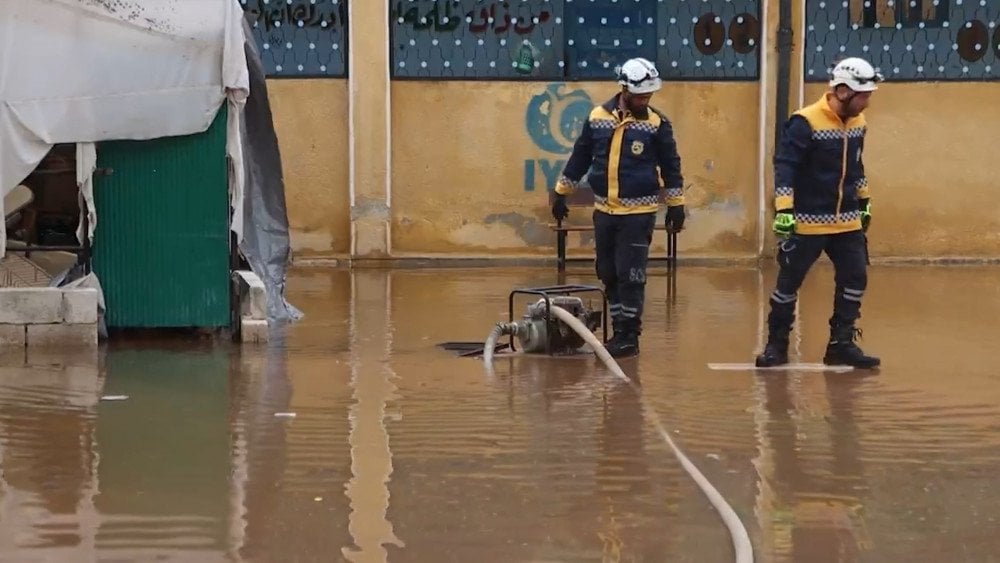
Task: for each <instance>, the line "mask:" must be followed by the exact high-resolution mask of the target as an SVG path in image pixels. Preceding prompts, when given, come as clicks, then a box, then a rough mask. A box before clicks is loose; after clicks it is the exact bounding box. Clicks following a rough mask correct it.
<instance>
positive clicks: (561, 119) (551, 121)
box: [525, 83, 594, 154]
mask: <svg viewBox="0 0 1000 563" xmlns="http://www.w3.org/2000/svg"><path fill="white" fill-rule="evenodd" d="M565 89H566V84H561V83H557V84H549V86H548V87H547V88H546V89H545V91H544V92H542V93H541V94H538V95H536V96H533V97H532V98H531V101H530V102H528V109H527V112H525V126H526V127H527V130H528V135H529V136H530V137H531V140H532V141H534V143H535V145H537V146H538V148H540V149H542V150H544V151H546V152H551V153H556V154H569V153H570V152H572V151H573V144H574V143H575V142H576V138H577V136H579V135H580V131H581V130H583V124H584V122H585V121H587V117H588V116H589V115H590V110H591V109H593V107H594V104H593V102H591V100H590V96H588V95H587V93H586V92H584V91H583V90H573V91H571V92H568V93H566V92H565Z"/></svg>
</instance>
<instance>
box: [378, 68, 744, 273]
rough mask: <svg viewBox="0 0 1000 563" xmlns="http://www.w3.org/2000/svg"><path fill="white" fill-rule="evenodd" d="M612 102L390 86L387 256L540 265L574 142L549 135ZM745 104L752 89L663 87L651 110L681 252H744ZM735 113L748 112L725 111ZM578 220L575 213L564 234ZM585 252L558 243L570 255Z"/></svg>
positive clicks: (474, 87)
mask: <svg viewBox="0 0 1000 563" xmlns="http://www.w3.org/2000/svg"><path fill="white" fill-rule="evenodd" d="M616 90H617V86H616V85H615V84H614V83H610V84H609V83H607V82H585V83H560V82H556V83H550V82H546V83H533V82H532V83H511V82H473V83H465V82H395V83H394V84H393V88H392V101H393V104H392V107H393V111H392V123H393V130H394V132H395V134H394V135H393V139H392V190H393V193H392V202H393V205H392V218H393V238H392V248H393V251H394V252H395V253H397V254H407V255H424V254H455V255H479V256H482V255H496V254H499V255H510V256H513V255H522V256H523V255H538V256H552V255H553V252H554V244H555V235H554V234H553V232H552V231H551V230H550V229H549V228H548V226H547V225H548V224H549V223H550V222H551V215H550V212H549V199H548V191H549V190H550V189H551V188H552V187H553V186H554V184H555V180H556V178H557V177H558V175H559V173H560V172H561V171H562V166H563V165H564V164H565V162H566V159H567V158H568V157H569V154H568V153H569V150H570V149H571V148H572V145H573V141H574V139H573V138H571V137H567V136H566V135H564V134H563V133H562V132H561V131H560V127H558V126H555V127H549V124H558V123H568V122H569V121H572V120H573V119H583V118H585V117H586V115H587V113H588V112H589V110H590V108H591V107H592V105H593V104H595V103H601V102H603V101H605V100H606V99H608V98H609V97H610V96H612V95H613V94H614V93H615V92H616ZM757 95H758V91H757V86H756V85H755V84H747V83H735V84H721V85H711V84H697V83H678V82H672V83H669V84H667V85H666V87H665V88H664V89H663V90H662V91H661V92H659V93H658V94H657V95H656V97H654V99H653V105H654V107H657V108H658V109H659V110H661V111H662V112H664V113H666V114H667V116H668V117H670V118H671V120H672V122H673V123H674V127H675V136H676V138H677V141H678V145H679V151H680V153H681V159H682V170H683V173H684V182H685V185H686V186H688V189H687V198H688V200H689V204H690V207H691V228H690V230H688V231H687V232H686V233H685V236H684V237H683V243H682V244H683V246H682V248H683V249H684V250H688V251H690V252H695V253H698V254H704V255H709V256H743V255H750V254H752V253H753V252H754V236H755V235H754V228H755V223H754V222H753V221H752V220H751V219H750V215H751V214H753V213H755V210H756V209H757V207H758V206H757V185H756V175H755V170H756V169H757V112H756V107H757ZM692 100H696V101H697V102H696V106H695V107H692V104H691V101H692ZM741 107H749V108H751V110H750V111H731V110H732V108H741ZM431 108H442V109H441V110H438V109H431ZM692 109H694V111H692ZM581 195H582V196H584V197H586V195H587V194H586V193H581ZM585 201H588V200H585ZM588 202H589V201H588ZM589 220H590V210H589V209H588V208H587V207H583V206H581V207H577V208H574V209H573V210H572V211H571V215H570V218H569V223H571V224H587V222H588V221H589ZM591 241H592V239H591V238H590V237H581V236H580V235H574V236H572V237H570V244H571V245H575V246H576V247H577V248H576V250H577V251H578V252H580V253H582V252H590V246H591V245H592V242H591ZM660 246H662V245H660ZM571 249H572V247H571Z"/></svg>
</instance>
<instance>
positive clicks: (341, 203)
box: [267, 79, 351, 258]
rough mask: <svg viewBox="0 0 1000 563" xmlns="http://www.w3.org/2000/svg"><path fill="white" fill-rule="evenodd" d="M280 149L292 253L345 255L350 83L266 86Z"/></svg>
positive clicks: (289, 82) (302, 82)
mask: <svg viewBox="0 0 1000 563" xmlns="http://www.w3.org/2000/svg"><path fill="white" fill-rule="evenodd" d="M267 88H268V95H269V96H270V100H271V109H272V112H273V114H274V128H275V131H276V133H277V135H278V145H279V147H280V150H281V167H282V172H283V174H284V179H285V201H286V205H287V206H288V222H289V229H290V235H291V244H292V252H293V254H294V256H295V257H296V258H330V257H333V256H343V255H346V254H347V252H348V250H349V248H350V243H351V240H350V238H351V228H350V226H351V205H350V194H349V188H348V172H349V171H348V167H347V166H346V164H347V135H348V132H347V127H346V123H347V121H346V115H347V81H346V80H343V79H303V80H297V79H274V80H269V81H268V83H267Z"/></svg>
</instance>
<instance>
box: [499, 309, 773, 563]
mask: <svg viewBox="0 0 1000 563" xmlns="http://www.w3.org/2000/svg"><path fill="white" fill-rule="evenodd" d="M550 310H551V312H552V314H553V315H555V316H557V317H559V320H561V321H563V322H564V323H566V324H567V325H568V326H569V327H570V328H572V329H573V330H575V331H576V332H577V334H579V335H580V336H581V337H583V339H584V340H585V341H586V342H587V344H590V347H591V348H593V349H594V353H596V354H597V357H598V358H600V359H601V360H603V361H604V363H605V365H607V366H608V369H610V370H611V372H612V373H614V374H615V375H617V376H618V377H619V378H621V379H623V380H625V382H626V383H628V384H629V385H630V386H632V389H633V390H634V391H635V392H636V393H637V394H638V395H639V400H640V402H641V403H642V407H643V410H644V411H645V412H646V418H647V419H649V420H650V422H652V423H653V426H655V427H656V430H657V431H659V433H660V436H662V437H663V439H664V440H666V442H667V445H668V446H670V449H671V450H673V452H674V455H675V456H677V460H678V461H680V462H681V466H682V467H684V470H685V471H687V472H688V475H690V476H691V478H692V479H694V481H695V483H697V484H698V487H699V488H700V489H701V490H702V492H703V493H705V496H707V497H708V501H709V502H711V503H712V506H714V507H715V509H716V510H718V511H719V515H720V516H722V521H723V522H725V524H726V527H727V528H729V535H730V537H731V538H732V540H733V549H734V550H735V551H736V563H752V562H753V544H751V543H750V535H749V534H747V530H746V528H744V527H743V523H742V522H740V518H739V516H737V515H736V512H735V511H733V508H732V507H731V506H729V504H728V503H727V502H726V499H724V498H722V495H721V494H719V491H717V490H715V487H713V486H712V484H711V483H709V481H708V479H706V478H705V476H704V475H702V474H701V472H700V471H698V468H697V467H695V465H694V464H693V463H691V460H689V459H688V458H687V456H685V455H684V453H683V452H681V450H680V448H678V447H677V445H676V444H674V441H673V440H672V439H671V438H670V434H669V433H667V431H666V429H665V428H664V427H663V424H662V423H661V422H660V417H659V416H657V415H656V412H655V411H654V410H653V409H652V408H649V407H648V406H647V405H646V401H645V399H643V397H642V393H641V392H640V390H639V388H638V387H636V385H635V384H634V383H633V382H632V380H631V379H629V378H628V376H627V375H625V372H623V371H622V368H621V367H619V366H618V363H617V362H615V360H614V358H612V357H611V354H609V353H608V351H607V349H605V348H604V344H602V343H601V341H600V340H598V339H597V337H596V336H594V334H593V333H592V332H590V330H589V329H588V328H587V327H586V325H584V324H583V323H582V322H580V320H579V319H577V318H576V317H574V316H573V314H572V313H570V312H569V311H567V310H566V309H563V308H562V307H559V306H557V305H553V306H552V308H551V309H550ZM488 351H492V347H491V346H487V348H486V350H484V354H483V357H484V359H486V360H487V362H488V361H490V359H491V358H492V355H491V356H489V357H487V356H486V353H485V352H488Z"/></svg>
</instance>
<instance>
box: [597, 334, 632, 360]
mask: <svg viewBox="0 0 1000 563" xmlns="http://www.w3.org/2000/svg"><path fill="white" fill-rule="evenodd" d="M605 348H607V349H608V354H611V357H612V358H627V357H629V356H635V355H637V354H638V353H639V335H638V334H636V333H635V332H634V331H622V332H616V333H615V334H614V336H612V337H611V340H609V341H608V344H607V346H605Z"/></svg>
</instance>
